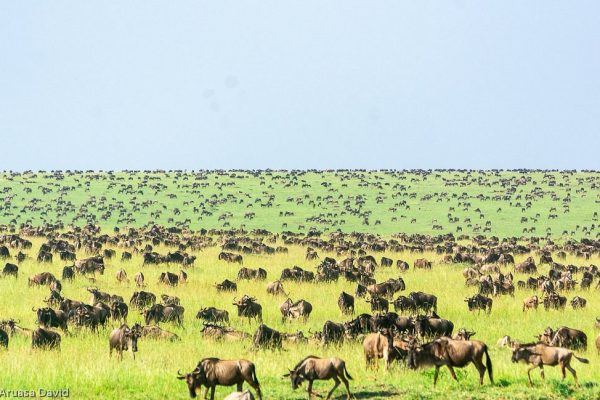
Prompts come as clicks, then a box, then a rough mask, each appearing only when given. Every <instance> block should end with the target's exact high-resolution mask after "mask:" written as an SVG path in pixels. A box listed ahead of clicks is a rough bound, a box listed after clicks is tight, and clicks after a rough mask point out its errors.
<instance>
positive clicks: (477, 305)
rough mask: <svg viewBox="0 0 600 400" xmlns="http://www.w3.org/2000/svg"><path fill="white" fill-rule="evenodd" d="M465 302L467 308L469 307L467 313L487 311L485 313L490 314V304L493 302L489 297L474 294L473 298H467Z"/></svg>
mask: <svg viewBox="0 0 600 400" xmlns="http://www.w3.org/2000/svg"><path fill="white" fill-rule="evenodd" d="M465 301H466V302H467V306H468V307H469V311H475V310H477V311H481V310H483V311H484V312H485V311H487V313H488V314H489V313H491V312H492V304H493V300H492V299H490V298H489V297H485V296H482V295H481V294H479V293H478V294H476V295H475V296H472V297H468V298H466V299H465Z"/></svg>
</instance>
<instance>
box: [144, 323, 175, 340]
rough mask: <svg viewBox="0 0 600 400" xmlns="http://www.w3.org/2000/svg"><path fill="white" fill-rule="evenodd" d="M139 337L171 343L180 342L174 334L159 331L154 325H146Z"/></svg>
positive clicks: (162, 330)
mask: <svg viewBox="0 0 600 400" xmlns="http://www.w3.org/2000/svg"><path fill="white" fill-rule="evenodd" d="M141 337H143V338H148V339H156V340H169V341H171V342H175V341H178V340H180V339H179V336H177V335H176V334H174V333H172V332H169V331H166V330H164V329H161V328H160V327H158V326H156V325H147V326H144V327H142V335H141Z"/></svg>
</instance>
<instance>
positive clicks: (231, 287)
mask: <svg viewBox="0 0 600 400" xmlns="http://www.w3.org/2000/svg"><path fill="white" fill-rule="evenodd" d="M215 287H216V288H217V290H218V291H219V292H235V291H237V283H235V282H232V281H230V280H229V279H225V280H224V281H223V282H221V283H217V284H216V285H215Z"/></svg>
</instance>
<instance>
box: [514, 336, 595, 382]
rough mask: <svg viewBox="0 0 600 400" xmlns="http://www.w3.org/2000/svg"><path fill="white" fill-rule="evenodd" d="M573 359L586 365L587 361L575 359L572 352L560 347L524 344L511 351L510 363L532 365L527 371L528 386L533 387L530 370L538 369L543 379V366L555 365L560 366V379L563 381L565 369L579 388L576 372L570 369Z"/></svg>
mask: <svg viewBox="0 0 600 400" xmlns="http://www.w3.org/2000/svg"><path fill="white" fill-rule="evenodd" d="M573 357H575V358H576V359H577V360H578V361H579V362H582V363H584V364H588V363H589V361H588V360H587V359H585V358H582V357H577V356H576V355H575V353H573V351H571V350H568V349H564V348H561V347H552V346H547V345H545V344H543V343H538V344H525V345H520V346H518V347H516V348H515V349H514V350H513V354H512V362H513V363H516V362H519V361H525V362H526V363H527V364H532V366H531V367H529V369H528V370H527V377H528V378H529V385H533V382H532V381H531V370H533V369H535V368H539V369H540V370H541V371H540V374H541V376H542V379H545V376H544V365H547V366H550V367H554V366H556V365H560V369H561V373H562V379H563V380H564V379H565V377H566V372H565V369H568V370H569V371H570V372H571V374H572V375H573V378H574V379H575V383H576V384H577V386H579V382H578V380H577V372H575V370H574V369H573V367H571V359H572V358H573Z"/></svg>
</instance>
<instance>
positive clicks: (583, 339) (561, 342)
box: [539, 326, 587, 351]
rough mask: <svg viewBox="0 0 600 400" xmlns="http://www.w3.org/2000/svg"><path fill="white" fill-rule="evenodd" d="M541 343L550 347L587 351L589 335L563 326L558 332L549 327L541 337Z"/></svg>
mask: <svg viewBox="0 0 600 400" xmlns="http://www.w3.org/2000/svg"><path fill="white" fill-rule="evenodd" d="M539 339H540V341H542V342H544V343H545V344H547V345H548V346H554V347H565V348H567V349H571V350H578V349H583V350H584V351H585V350H586V349H587V335H586V334H585V333H584V332H582V331H580V330H579V329H573V328H568V327H566V326H561V327H560V328H557V329H556V330H553V329H552V328H550V327H548V328H546V329H545V330H544V333H543V334H541V335H540V338H539Z"/></svg>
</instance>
